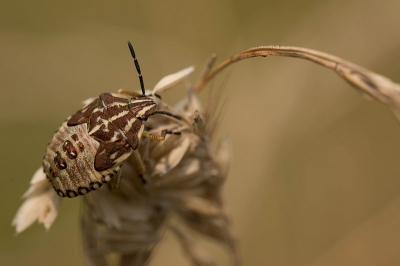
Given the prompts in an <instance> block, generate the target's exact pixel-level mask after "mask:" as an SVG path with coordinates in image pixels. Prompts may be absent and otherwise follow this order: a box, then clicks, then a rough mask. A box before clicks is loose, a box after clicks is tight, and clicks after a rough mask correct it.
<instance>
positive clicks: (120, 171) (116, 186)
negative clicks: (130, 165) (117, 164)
mask: <svg viewBox="0 0 400 266" xmlns="http://www.w3.org/2000/svg"><path fill="white" fill-rule="evenodd" d="M121 177H122V169H120V170H119V171H118V173H117V178H116V179H115V181H114V183H113V186H112V189H113V190H118V189H119V184H120V183H121Z"/></svg>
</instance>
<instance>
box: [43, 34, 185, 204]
mask: <svg viewBox="0 0 400 266" xmlns="http://www.w3.org/2000/svg"><path fill="white" fill-rule="evenodd" d="M128 45H129V49H130V51H131V54H132V57H133V59H134V62H135V66H136V69H137V72H138V74H139V80H140V85H141V89H142V94H139V93H135V92H130V91H125V90H120V91H119V93H102V94H101V95H100V96H99V97H98V98H95V99H94V100H92V102H90V103H89V104H87V105H86V106H84V107H83V108H81V109H80V110H79V111H77V112H76V113H75V114H74V115H72V116H71V117H70V118H68V119H67V120H66V121H65V122H64V123H63V124H62V125H61V127H60V128H59V130H58V131H57V132H56V133H55V134H54V136H53V139H52V140H51V141H50V143H49V145H48V147H47V150H46V153H45V156H44V160H43V169H44V172H45V173H46V176H47V178H48V179H49V180H50V181H51V183H52V184H53V187H54V189H55V191H56V192H57V194H58V195H59V196H60V197H69V198H73V197H76V196H78V195H85V194H87V193H89V192H90V191H92V190H96V189H99V188H100V187H101V186H102V185H103V184H106V183H108V182H109V181H110V180H111V179H112V178H113V177H115V176H118V177H119V175H120V168H121V165H122V164H123V163H124V162H125V160H126V159H127V158H128V157H129V156H130V155H131V154H132V153H135V158H136V159H137V163H138V166H139V176H140V177H141V178H142V181H143V182H144V183H145V182H146V181H145V179H144V178H143V174H144V173H145V171H146V169H145V167H144V164H143V162H142V161H141V157H140V154H139V153H138V151H137V148H138V145H139V140H140V138H141V137H142V136H144V137H147V138H150V139H153V140H156V141H163V140H164V138H165V135H166V134H176V135H179V134H180V133H179V132H171V131H167V130H163V131H162V132H161V135H157V134H154V133H149V132H145V131H144V121H147V119H148V118H149V117H150V116H152V115H156V114H162V115H167V116H171V117H173V118H176V119H180V117H179V116H177V115H174V114H171V113H169V112H166V111H156V109H157V104H156V102H155V100H154V99H153V98H152V97H153V96H151V95H146V94H145V89H144V82H143V77H142V75H141V71H140V67H139V63H138V61H137V59H136V56H135V52H134V50H133V47H132V45H131V44H130V42H128ZM132 96H133V97H132ZM156 96H157V95H156Z"/></svg>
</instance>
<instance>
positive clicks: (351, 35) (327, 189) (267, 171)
mask: <svg viewBox="0 0 400 266" xmlns="http://www.w3.org/2000/svg"><path fill="white" fill-rule="evenodd" d="M399 14H400V1H398V0H385V1H372V0H359V1H333V0H332V1H316V0H314V1H313V0H309V1H288V0H287V1H276V0H275V1H274V0H270V1H218V2H217V1H168V2H167V1H147V2H146V3H144V1H142V2H140V3H139V1H113V2H107V1H56V2H55V1H54V3H51V2H50V1H48V2H46V1H2V2H1V3H0V60H1V61H0V99H1V104H0V132H1V138H0V147H1V148H0V163H1V165H0V166H1V168H0V169H1V172H2V177H1V184H2V186H1V187H2V189H1V192H0V202H1V205H0V206H1V211H2V214H1V219H0V264H1V265H28V264H29V265H56V264H57V265H86V262H85V259H84V257H83V255H82V254H81V243H80V240H79V229H78V228H79V227H78V217H79V208H80V205H79V200H78V199H77V200H65V201H64V202H63V204H62V208H61V212H60V214H59V216H58V217H57V220H56V222H55V224H54V225H53V227H52V228H51V230H50V231H49V232H45V230H44V228H43V227H42V226H38V225H36V224H35V225H34V226H32V227H31V228H29V229H28V230H27V231H25V232H23V233H22V234H21V235H18V236H15V235H14V231H13V228H11V226H10V224H11V220H12V218H13V216H14V214H15V212H16V210H17V208H18V206H19V205H20V203H21V200H20V196H21V195H22V194H23V192H24V191H25V190H26V189H27V188H28V183H29V180H30V178H31V176H32V174H33V173H34V171H35V170H36V169H37V168H38V167H39V166H40V165H41V158H42V155H43V153H44V150H45V147H46V143H47V142H48V140H49V139H50V137H51V136H52V134H53V131H54V130H55V129H56V128H57V127H58V125H59V124H60V123H61V122H62V121H63V120H64V119H65V118H66V117H67V116H68V115H70V114H72V113H73V112H75V111H76V110H77V109H78V108H79V107H80V102H81V100H84V99H86V98H88V97H93V96H97V95H99V94H100V93H101V92H106V91H110V92H113V91H116V90H117V89H119V88H127V89H138V80H137V75H136V72H135V69H134V66H133V63H132V60H131V57H130V55H129V51H128V48H127V45H126V41H127V40H130V41H131V42H132V43H133V45H134V47H135V49H136V52H137V56H138V58H139V62H140V65H141V68H142V72H143V75H144V79H145V84H146V85H147V87H148V88H151V87H152V86H154V84H155V83H156V82H157V81H158V80H159V79H160V78H161V77H163V76H165V75H166V74H169V73H172V72H175V71H177V70H180V69H182V68H184V67H187V66H189V65H194V66H196V68H197V72H196V73H194V74H193V75H192V76H191V80H192V81H194V80H195V78H196V76H197V75H198V74H199V72H200V70H201V68H202V66H203V63H204V62H205V61H206V59H208V58H209V56H210V54H211V53H212V52H217V53H218V55H219V61H221V60H223V59H225V58H227V57H228V56H230V55H233V54H235V53H237V52H239V51H241V50H244V49H247V48H250V47H252V46H257V45H270V44H275V45H294V46H302V47H308V48H313V49H317V50H321V51H325V52H328V53H332V54H334V55H337V56H340V57H342V58H345V59H347V60H350V61H353V62H355V63H357V64H360V65H362V66H364V67H367V68H369V69H371V70H373V71H376V72H378V73H381V74H384V75H386V76H388V77H389V78H391V79H393V80H394V81H397V82H400V76H399V73H400V30H399V25H400V15H399ZM227 75H229V79H228V82H227V85H226V88H225V95H224V97H226V98H227V99H228V104H227V105H226V108H225V110H224V116H223V119H222V120H221V125H220V131H219V136H221V137H225V136H229V137H230V139H231V141H232V147H233V163H232V168H231V172H230V176H229V179H228V180H227V183H226V186H225V191H224V199H225V201H226V204H227V206H228V208H229V210H230V214H231V217H232V220H233V227H234V230H235V232H236V235H237V238H238V241H239V248H240V253H241V256H242V258H243V262H244V265H400V252H399V250H400V211H399V210H400V178H399V176H400V168H399V165H400V160H399V158H400V128H399V126H398V122H397V121H395V119H394V117H393V116H392V114H391V113H390V111H389V110H388V108H386V106H383V105H382V104H379V103H377V102H369V101H366V100H365V99H363V98H362V97H361V96H360V95H359V94H358V93H357V92H356V91H355V90H353V89H352V88H351V87H350V86H349V85H348V84H346V83H345V82H344V81H342V80H341V79H339V78H338V77H337V76H335V75H334V74H333V72H331V71H329V70H326V69H323V68H321V67H319V66H316V65H314V64H312V63H310V62H307V61H302V60H298V59H291V58H272V57H268V58H258V59H249V60H246V61H242V62H240V63H237V64H235V65H233V66H231V67H230V68H229V69H228V71H225V72H223V73H222V74H221V75H220V76H219V77H218V78H217V79H215V80H214V82H213V87H214V89H215V88H218V87H220V86H221V84H222V83H223V80H224V78H225V77H226V76H227ZM209 89H210V87H209V88H208V89H207V90H209ZM207 90H206V91H204V92H203V94H202V96H203V98H204V99H206V97H207V94H208V92H207ZM184 94H185V90H184V88H183V87H181V88H180V89H176V90H173V91H169V92H166V93H164V94H163V99H164V100H166V101H167V102H169V103H174V102H176V101H177V100H178V99H179V98H180V97H183V96H184ZM206 243H208V242H206ZM211 247H215V244H214V245H212V246H211ZM210 249H211V251H212V253H213V255H214V256H215V257H216V259H217V264H218V265H227V264H228V262H229V259H228V258H227V255H226V253H225V252H224V251H223V250H222V249H220V248H216V249H214V248H210ZM188 264H189V263H188V261H187V260H186V259H185V258H184V257H183V256H182V253H181V250H180V247H179V246H178V244H177V241H176V240H175V239H174V238H173V236H172V235H170V234H166V236H165V238H164V239H163V241H162V242H161V243H160V245H159V246H158V249H157V253H156V254H155V257H154V260H153V261H152V263H151V265H188Z"/></svg>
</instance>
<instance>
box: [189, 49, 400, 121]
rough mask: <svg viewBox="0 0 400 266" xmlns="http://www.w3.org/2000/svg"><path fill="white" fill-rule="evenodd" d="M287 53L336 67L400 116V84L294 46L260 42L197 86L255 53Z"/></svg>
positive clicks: (348, 80)
mask: <svg viewBox="0 0 400 266" xmlns="http://www.w3.org/2000/svg"><path fill="white" fill-rule="evenodd" d="M267 56H285V57H295V58H301V59H306V60H310V61H312V62H314V63H317V64H319V65H322V66H324V67H327V68H330V69H332V70H334V71H335V72H336V73H337V74H338V75H339V76H340V77H342V78H343V79H344V80H346V81H347V82H348V83H350V84H351V85H353V86H354V87H356V88H357V89H359V90H360V91H361V92H363V93H365V94H367V95H369V96H371V97H372V98H374V99H376V100H378V101H380V102H382V103H384V104H388V105H389V106H390V107H391V109H392V111H393V112H394V114H395V116H396V117H397V119H399V120H400V85H399V84H397V83H395V82H393V81H391V80H390V79H388V78H386V77H384V76H382V75H379V74H377V73H374V72H372V71H370V70H368V69H365V68H363V67H361V66H359V65H356V64H354V63H351V62H349V61H346V60H344V59H342V58H340V57H336V56H333V55H330V54H327V53H323V52H320V51H316V50H312V49H307V48H301V47H294V46H272V45H271V46H259V47H254V48H250V49H247V50H244V51H242V52H240V53H238V54H236V55H234V56H231V57H230V58H228V59H226V60H225V61H223V62H222V63H221V64H219V65H218V66H217V67H215V69H213V70H212V71H211V70H210V71H208V74H207V75H205V76H204V77H202V78H201V79H200V80H199V81H198V82H197V84H196V86H195V91H196V92H200V91H201V90H202V89H203V88H204V86H205V85H206V84H207V83H208V82H209V81H210V80H211V79H212V78H213V77H214V76H215V75H217V74H218V73H219V72H221V71H222V70H223V69H225V68H226V67H228V66H229V65H231V64H233V63H235V62H238V61H240V60H243V59H247V58H252V57H267Z"/></svg>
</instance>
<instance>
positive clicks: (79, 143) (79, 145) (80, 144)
mask: <svg viewBox="0 0 400 266" xmlns="http://www.w3.org/2000/svg"><path fill="white" fill-rule="evenodd" d="M77 144H78V148H79V150H80V151H83V150H84V149H85V146H83V144H82V142H78V143H77Z"/></svg>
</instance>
